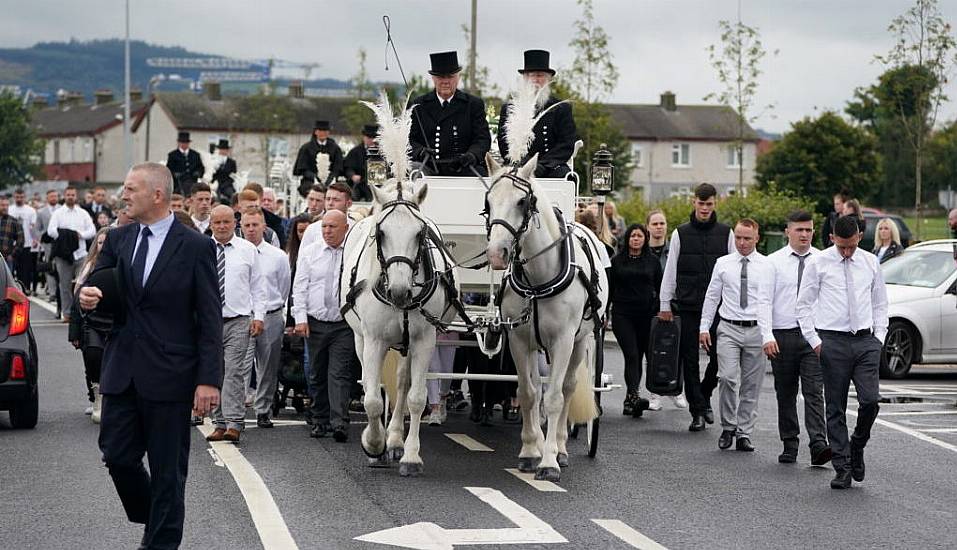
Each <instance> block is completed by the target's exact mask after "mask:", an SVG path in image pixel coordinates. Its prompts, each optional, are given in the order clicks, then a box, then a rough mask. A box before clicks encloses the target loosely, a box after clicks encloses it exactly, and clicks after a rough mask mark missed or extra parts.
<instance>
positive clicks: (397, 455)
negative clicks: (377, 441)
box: [387, 447, 405, 462]
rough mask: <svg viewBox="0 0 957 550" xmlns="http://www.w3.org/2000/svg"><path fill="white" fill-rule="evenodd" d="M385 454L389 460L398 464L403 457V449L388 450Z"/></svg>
mask: <svg viewBox="0 0 957 550" xmlns="http://www.w3.org/2000/svg"><path fill="white" fill-rule="evenodd" d="M387 453H388V455H389V458H391V459H392V460H394V461H396V462H398V461H400V460H402V457H403V456H405V449H403V448H402V447H396V448H394V449H389V450H388V451H387Z"/></svg>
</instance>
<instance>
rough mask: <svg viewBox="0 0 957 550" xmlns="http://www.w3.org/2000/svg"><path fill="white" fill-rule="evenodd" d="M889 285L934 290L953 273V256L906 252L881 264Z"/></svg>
mask: <svg viewBox="0 0 957 550" xmlns="http://www.w3.org/2000/svg"><path fill="white" fill-rule="evenodd" d="M881 268H882V269H883V270H884V282H885V283H887V284H889V285H904V286H917V287H922V288H936V287H937V286H939V285H940V284H941V283H943V282H944V281H945V280H946V279H947V277H950V275H951V274H952V273H953V272H954V269H957V268H955V267H954V256H953V254H951V253H950V252H943V251H940V250H907V251H905V252H904V253H903V254H901V255H900V256H897V257H896V258H891V259H890V260H887V261H886V262H884V263H883V264H881Z"/></svg>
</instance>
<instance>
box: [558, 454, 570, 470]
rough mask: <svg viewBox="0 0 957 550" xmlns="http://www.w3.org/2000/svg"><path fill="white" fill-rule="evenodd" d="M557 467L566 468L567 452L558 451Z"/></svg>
mask: <svg viewBox="0 0 957 550" xmlns="http://www.w3.org/2000/svg"><path fill="white" fill-rule="evenodd" d="M558 467H559V468H568V453H558Z"/></svg>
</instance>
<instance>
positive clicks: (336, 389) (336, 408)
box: [309, 317, 359, 428]
mask: <svg viewBox="0 0 957 550" xmlns="http://www.w3.org/2000/svg"><path fill="white" fill-rule="evenodd" d="M358 360H359V359H358V358H357V357H356V343H355V336H353V334H352V329H351V328H350V327H349V325H348V324H346V322H345V321H338V322H334V323H328V322H324V321H319V320H316V319H313V318H312V317H310V318H309V378H310V380H311V381H312V385H313V386H314V387H315V388H316V398H315V399H314V400H313V403H312V418H313V421H314V422H315V423H316V424H317V425H323V424H325V425H331V426H332V427H333V428H336V427H338V426H345V425H346V424H348V423H349V399H350V394H351V392H352V384H353V383H354V382H355V380H354V379H353V375H352V372H353V371H352V364H353V361H358Z"/></svg>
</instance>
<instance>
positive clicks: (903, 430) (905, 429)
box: [847, 409, 957, 453]
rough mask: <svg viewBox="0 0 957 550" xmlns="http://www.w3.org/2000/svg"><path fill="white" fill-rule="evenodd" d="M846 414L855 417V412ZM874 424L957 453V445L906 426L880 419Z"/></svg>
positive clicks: (849, 411)
mask: <svg viewBox="0 0 957 550" xmlns="http://www.w3.org/2000/svg"><path fill="white" fill-rule="evenodd" d="M847 414H850V415H852V416H857V411H852V410H851V409H848V410H847ZM874 423H875V424H879V425H881V426H884V427H887V428H890V429H892V430H897V431H899V432H901V433H905V434H907V435H910V436H913V437H916V438H917V439H920V440H921V441H925V442H927V443H930V444H931V445H937V446H938V447H940V448H941V449H947V450H948V451H953V452H955V453H957V445H951V444H950V443H947V442H946V441H941V440H940V439H937V438H936V437H931V436H929V435H927V434H925V433H921V432H919V431H917V430H912V429H911V428H908V427H907V426H901V425H900V424H896V423H894V422H890V421H888V420H881V419H880V418H878V419H877V420H875V421H874Z"/></svg>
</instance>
